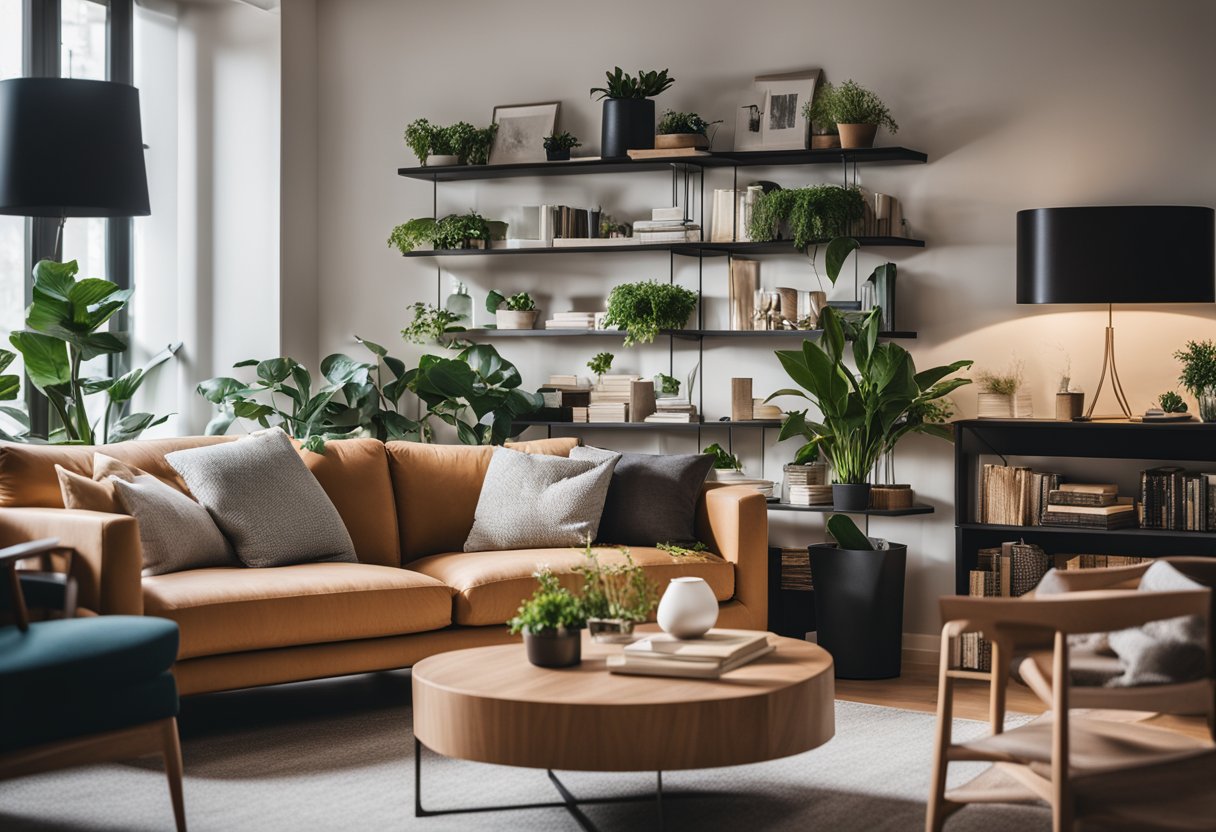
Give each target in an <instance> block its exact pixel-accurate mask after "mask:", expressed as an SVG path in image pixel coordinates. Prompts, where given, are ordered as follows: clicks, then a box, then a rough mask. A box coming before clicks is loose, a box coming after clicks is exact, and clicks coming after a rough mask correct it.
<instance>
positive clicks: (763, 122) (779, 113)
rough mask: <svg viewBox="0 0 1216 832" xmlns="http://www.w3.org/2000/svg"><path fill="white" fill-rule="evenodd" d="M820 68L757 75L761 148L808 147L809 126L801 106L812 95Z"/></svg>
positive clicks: (812, 96)
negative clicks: (760, 105) (761, 94)
mask: <svg viewBox="0 0 1216 832" xmlns="http://www.w3.org/2000/svg"><path fill="white" fill-rule="evenodd" d="M821 73H822V70H818V69H808V70H803V71H801V72H786V73H782V74H780V75H761V76H759V77H757V78H756V80H755V84H756V88H757V89H758V90H762V91H763V100H764V108H763V110H764V111H763V113H762V114H761V116H760V148H761V149H763V150H803V149H805V148H806V147H807V137H808V135H809V133H810V130H809V128H810V125H809V124H808V123H807V120H806V116H805V115H803V113H802V108H803V107H804V106H806V103H807V102H808V101H810V100H812V99H813V98H814V97H815V85H816V84H818V83H819V76H820V75H821Z"/></svg>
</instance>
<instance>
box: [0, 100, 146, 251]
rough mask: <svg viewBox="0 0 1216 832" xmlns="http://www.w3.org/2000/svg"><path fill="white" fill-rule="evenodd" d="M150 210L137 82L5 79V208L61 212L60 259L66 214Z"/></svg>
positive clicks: (1, 132)
mask: <svg viewBox="0 0 1216 832" xmlns="http://www.w3.org/2000/svg"><path fill="white" fill-rule="evenodd" d="M149 213H150V210H149V206H148V178H147V172H146V170H145V168H144V144H143V137H142V133H141V127H140V120H139V90H137V89H136V88H135V87H132V86H130V85H129V84H115V83H112V82H110V81H84V80H80V79H73V78H11V79H9V80H7V81H0V214H13V215H16V216H23V217H53V218H55V219H57V220H59V229H58V231H57V232H56V234H55V254H54V256H55V259H56V260H61V259H62V258H63V224H64V222H65V221H66V219H67V218H68V217H142V216H147V215H148V214H149Z"/></svg>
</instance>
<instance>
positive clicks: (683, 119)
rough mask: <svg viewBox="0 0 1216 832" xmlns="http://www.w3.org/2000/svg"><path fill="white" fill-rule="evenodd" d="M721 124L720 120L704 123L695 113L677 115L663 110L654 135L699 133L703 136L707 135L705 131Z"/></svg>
mask: <svg viewBox="0 0 1216 832" xmlns="http://www.w3.org/2000/svg"><path fill="white" fill-rule="evenodd" d="M721 123H722V119H718V120H717V121H706V120H705V119H703V118H701V116H699V115H697V114H696V113H677V112H676V111H675V110H664V111H663V117H662V118H661V119H659V126H658V127H656V128H655V133H657V134H658V135H660V136H666V135H669V134H672V133H699V134H700V135H702V136H705V135H707V133H706V131H708V130H709V128H710V127H713V126H714V125H715V124H721Z"/></svg>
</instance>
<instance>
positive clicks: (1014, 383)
mask: <svg viewBox="0 0 1216 832" xmlns="http://www.w3.org/2000/svg"><path fill="white" fill-rule="evenodd" d="M1023 375H1024V365H1023V364H1022V362H1021V361H1015V362H1013V363H1012V364H1011V365H1010V366H1009V369H1008V370H1006V371H1005V372H1003V373H1002V372H993V371H991V370H980V371H979V372H977V373H976V374H975V383H976V384H978V385H979V386H980V391H981V392H984V393H995V394H996V395H998V396H1016V395H1017V394H1018V391H1019V390H1021V389H1022V380H1023Z"/></svg>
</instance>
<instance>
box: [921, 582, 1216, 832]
mask: <svg viewBox="0 0 1216 832" xmlns="http://www.w3.org/2000/svg"><path fill="white" fill-rule="evenodd" d="M1193 560H1202V559H1185V560H1183V559H1178V561H1175V560H1174V559H1171V562H1172V563H1174V565H1175V566H1178V567H1179V568H1180V569H1181V570H1182V571H1184V572H1188V573H1189V574H1191V576H1192V577H1196V578H1198V579H1199V580H1201V582H1203V583H1209V581H1207V580H1204V578H1205V577H1213V578H1216V570H1214V569H1213V564H1211V563H1210V562H1206V563H1203V564H1202V566H1199V567H1196V568H1191V566H1192V564H1191V563H1190V561H1193ZM1146 568H1147V566H1140V567H1127V568H1116V569H1110V570H1086V571H1082V572H1078V573H1077V575H1076V576H1075V577H1074V576H1071V575H1069V576H1067V578H1068V580H1067V588H1068V589H1069V590H1075V591H1068V592H1065V593H1063V594H1059V595H1051V596H1045V597H1023V598H968V597H964V596H949V597H945V598H942V599H941V602H940V605H941V612H942V619H943V620H944V621H945V625H944V627H943V629H942V654H941V663H940V669H939V676H938V708H937V739H936V744H935V749H934V767H933V783H932V788H931V792H930V796H929V806H928V810H927V813H926V820H925V828H926V830H927V832H939V830H941V829H942V827H943V826H944V824H945V822H946V819H947V818H948V817H949V816H950V815H951V814H953V813H954V812H956V811H958V810H959V809H961V808H963V806H965V805H966V804H968V803H1021V802H1034V801H1038V800H1043V801H1046V802H1047V803H1048V804H1049V805H1050V806H1051V809H1052V828H1053V830H1054V832H1065V830H1072V829H1074V828H1077V824H1081V823H1084V822H1093V823H1096V824H1100V826H1101V828H1102V829H1127V830H1133V829H1134V830H1147V829H1164V830H1204V829H1206V830H1216V745H1214V744H1213V743H1212V742H1210V741H1201V740H1196V739H1192V738H1189V737H1186V736H1183V735H1181V734H1177V733H1175V732H1171V731H1165V730H1162V729H1158V728H1153V727H1150V726H1146V725H1141V724H1138V723H1134V722H1131V723H1129V722H1113V721H1106V720H1102V719H1100V718H1095V717H1093V716H1088V715H1081V714H1071V713H1070V709H1071V708H1101V709H1107V710H1119V709H1122V710H1152V711H1157V712H1163V713H1194V712H1196V711H1198V712H1200V713H1204V714H1206V715H1207V717H1208V725H1209V729H1210V733H1211V738H1212V739H1213V740H1216V673H1214V671H1213V670H1212V660H1211V654H1212V644H1213V640H1212V638H1211V637H1209V669H1208V674H1207V677H1206V678H1204V679H1200V680H1199V681H1197V682H1189V683H1185V684H1177V685H1153V686H1145V687H1139V688H1121V689H1116V688H1085V687H1080V686H1076V685H1070V684H1067V683H1066V680H1068V679H1069V678H1070V673H1069V668H1070V652H1069V648H1068V636H1069V635H1070V634H1076V633H1093V632H1105V631H1113V630H1120V629H1124V628H1128V627H1136V626H1140V625H1142V624H1145V623H1147V622H1149V621H1156V620H1161V619H1166V618H1174V617H1177V616H1182V615H1203V616H1208V618H1209V622H1210V623H1212V624H1213V625H1216V621H1214V620H1213V619H1212V617H1211V614H1212V606H1213V602H1212V592H1211V590H1207V589H1205V590H1192V591H1182V592H1151V593H1149V592H1137V591H1135V589H1134V587H1135V586H1136V585H1137V584H1138V582H1139V578H1140V576H1141V575H1143V573H1144V571H1145V569H1146ZM1208 570H1213V571H1212V572H1208ZM1086 572H1089V573H1090V574H1086ZM1099 573H1101V574H1099ZM1196 573H1202V574H1199V575H1197V574H1196ZM1112 586H1113V587H1116V588H1110V587H1112ZM969 632H983V633H984V635H985V637H986V638H987V639H988V640H989V641H990V642H991V645H992V668H993V671H992V673H991V674H987V673H978V672H975V671H966V670H960V669H956V668H952V667H950V666H949V657H950V652H951V651H950V646H951V639H953V638H957V637H959V636H960V635H962V634H963V633H969ZM1045 639H1046V643H1045V641H1044V640H1045ZM1019 653H1024V654H1025V660H1023V661H1022V663H1021V666H1020V668H1019V671H1020V673H1021V675H1022V676H1023V678H1024V679H1025V680H1026V682H1027V684H1028V685H1029V687H1030V688H1031V689H1032V690H1033V691H1035V693H1036V694H1038V695H1039V696H1040V697H1041V698H1042V699H1043V700H1044V701H1045V702H1046V703H1047V704H1048V705H1050V707H1051V711H1049V712H1048V713H1046V714H1044V715H1043V716H1041V717H1039V718H1038V719H1035V720H1034V721H1032V722H1030V723H1029V724H1027V725H1024V726H1020V727H1018V728H1014V729H1010V730H1009V731H1005V730H1004V721H1005V689H1006V687H1007V685H1008V682H1009V666H1010V658H1011V657H1012V656H1014V655H1015V654H1019ZM975 678H983V679H988V680H989V681H990V684H991V688H990V721H991V734H990V735H989V736H987V737H985V738H983V739H979V740H975V741H971V742H965V743H959V744H954V743H953V742H952V740H951V723H952V718H953V695H954V685H955V682H956V681H957V680H959V679H975ZM964 760H966V761H986V762H991V763H993V765H992V766H991V767H990V768H989V769H988V770H987V771H985V772H984V773H983V774H982V775H980V776H979V777H977V778H976V779H975V780H973V781H971V782H970V783H968V784H966V785H965V786H963V787H962V788H960V789H955V790H953V791H951V792H949V793H947V792H946V773H947V768H948V766H949V764H950V763H951V762H956V761H964Z"/></svg>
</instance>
